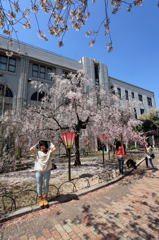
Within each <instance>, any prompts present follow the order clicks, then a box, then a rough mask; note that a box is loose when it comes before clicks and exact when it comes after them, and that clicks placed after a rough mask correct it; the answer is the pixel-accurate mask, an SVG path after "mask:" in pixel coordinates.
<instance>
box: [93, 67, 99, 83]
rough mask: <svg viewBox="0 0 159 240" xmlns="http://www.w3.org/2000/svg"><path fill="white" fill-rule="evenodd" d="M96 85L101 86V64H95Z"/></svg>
mask: <svg viewBox="0 0 159 240" xmlns="http://www.w3.org/2000/svg"><path fill="white" fill-rule="evenodd" d="M94 75H95V85H99V64H98V63H94Z"/></svg>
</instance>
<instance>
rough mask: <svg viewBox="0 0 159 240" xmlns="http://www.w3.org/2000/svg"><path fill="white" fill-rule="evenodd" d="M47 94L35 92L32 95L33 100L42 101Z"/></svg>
mask: <svg viewBox="0 0 159 240" xmlns="http://www.w3.org/2000/svg"><path fill="white" fill-rule="evenodd" d="M44 96H45V92H35V93H33V94H32V96H31V100H32V101H39V102H41V101H42V98H43V97H44Z"/></svg>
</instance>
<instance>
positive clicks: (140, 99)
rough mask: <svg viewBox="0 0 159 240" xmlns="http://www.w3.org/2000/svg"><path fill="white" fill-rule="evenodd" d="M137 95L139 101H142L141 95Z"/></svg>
mask: <svg viewBox="0 0 159 240" xmlns="http://www.w3.org/2000/svg"><path fill="white" fill-rule="evenodd" d="M138 97H139V101H140V102H142V101H143V99H142V95H141V94H139V95H138Z"/></svg>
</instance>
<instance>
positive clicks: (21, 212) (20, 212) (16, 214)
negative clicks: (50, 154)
mask: <svg viewBox="0 0 159 240" xmlns="http://www.w3.org/2000/svg"><path fill="white" fill-rule="evenodd" d="M144 160H145V158H143V159H141V160H140V161H139V162H138V163H137V164H136V165H137V166H139V165H140V164H141V163H142V162H143V161H144ZM132 171H134V169H131V170H130V171H129V172H128V173H127V174H126V175H121V176H118V177H116V178H115V179H113V180H111V181H109V182H107V183H101V184H98V185H96V186H92V187H89V188H87V189H86V190H82V191H78V192H73V194H74V195H76V196H77V197H80V196H82V195H85V194H87V193H90V192H93V191H96V190H99V189H101V188H103V187H107V186H109V185H111V184H113V183H116V182H118V181H120V180H121V179H123V178H124V177H126V176H128V175H129V174H130V173H131V172H132ZM69 200H72V199H70V198H69V199H67V198H66V201H69ZM59 202H60V201H51V202H49V205H53V204H57V203H59ZM37 210H41V208H40V207H39V206H38V205H34V206H31V207H25V208H21V209H18V210H16V211H14V212H12V213H8V214H4V215H3V216H0V223H1V222H4V221H7V220H10V219H12V218H15V217H20V216H22V215H24V214H26V213H30V212H33V211H37Z"/></svg>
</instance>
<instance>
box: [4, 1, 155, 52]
mask: <svg viewBox="0 0 159 240" xmlns="http://www.w3.org/2000/svg"><path fill="white" fill-rule="evenodd" d="M92 2H93V4H95V3H96V0H92ZM101 4H102V3H101ZM103 4H104V8H103V11H104V19H102V20H101V21H99V24H98V23H97V25H98V27H97V29H96V30H89V31H87V32H86V36H87V37H91V38H92V40H90V42H89V46H91V47H92V46H93V45H94V44H95V42H96V39H97V36H98V34H99V33H100V32H101V31H102V29H103V28H104V34H105V37H106V42H107V44H106V49H107V51H108V52H111V51H112V50H113V44H112V39H111V27H110V25H111V20H110V15H111V14H116V13H118V12H119V11H120V9H121V8H122V7H125V8H126V9H127V11H128V12H131V10H132V8H133V7H135V6H141V5H142V4H143V0H134V1H132V0H125V1H122V0H103ZM25 5H26V6H25V7H24V2H23V1H22V0H14V1H13V0H5V1H4V0H2V1H0V29H1V30H2V32H3V34H5V35H7V36H8V38H9V41H8V43H9V44H10V43H11V39H12V37H13V36H14V37H16V35H17V27H18V25H21V26H22V27H23V28H24V29H26V30H28V29H31V28H32V25H33V20H32V19H33V17H34V18H35V22H36V25H37V33H38V37H40V38H41V39H43V40H44V41H47V40H48V35H52V36H54V37H57V38H59V42H58V44H59V47H62V46H63V45H64V35H65V34H66V33H67V32H68V31H69V30H70V29H71V28H73V29H75V30H76V31H80V30H81V28H82V27H83V26H84V25H86V23H87V19H88V18H89V17H91V7H92V5H91V2H90V1H88V0H76V1H75V0H66V1H64V0H28V1H26V3H25ZM157 6H158V7H159V2H158V3H157ZM43 13H45V15H47V20H46V21H47V29H45V31H44V30H43V29H41V23H40V18H41V17H40V16H41V15H40V14H43ZM111 17H112V15H111Z"/></svg>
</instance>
